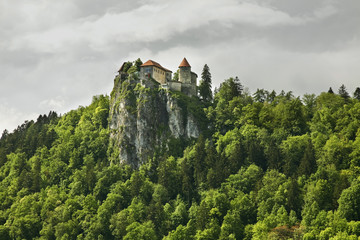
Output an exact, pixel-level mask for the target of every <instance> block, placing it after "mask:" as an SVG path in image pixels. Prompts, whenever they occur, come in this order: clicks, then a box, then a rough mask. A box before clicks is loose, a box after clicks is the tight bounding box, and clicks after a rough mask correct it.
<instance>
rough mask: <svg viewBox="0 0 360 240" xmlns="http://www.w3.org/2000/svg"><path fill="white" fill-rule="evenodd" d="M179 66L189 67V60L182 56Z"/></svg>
mask: <svg viewBox="0 0 360 240" xmlns="http://www.w3.org/2000/svg"><path fill="white" fill-rule="evenodd" d="M179 67H191V66H190V64H189V62H188V61H187V60H186V58H184V59H183V60H182V62H181V63H180V65H179Z"/></svg>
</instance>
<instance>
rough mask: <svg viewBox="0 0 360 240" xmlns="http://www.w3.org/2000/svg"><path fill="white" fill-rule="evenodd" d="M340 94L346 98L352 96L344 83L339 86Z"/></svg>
mask: <svg viewBox="0 0 360 240" xmlns="http://www.w3.org/2000/svg"><path fill="white" fill-rule="evenodd" d="M338 93H339V95H340V96H341V97H343V98H344V99H345V100H346V99H348V98H349V97H350V95H349V93H348V92H347V91H346V87H345V85H344V84H342V85H341V86H340V88H339V92H338Z"/></svg>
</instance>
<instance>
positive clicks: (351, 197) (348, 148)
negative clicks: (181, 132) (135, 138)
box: [0, 78, 360, 240]
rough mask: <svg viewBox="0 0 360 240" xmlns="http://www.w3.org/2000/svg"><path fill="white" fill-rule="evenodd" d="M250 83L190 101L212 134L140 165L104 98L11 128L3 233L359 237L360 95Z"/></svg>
mask: <svg viewBox="0 0 360 240" xmlns="http://www.w3.org/2000/svg"><path fill="white" fill-rule="evenodd" d="M242 89H243V88H242V86H241V84H240V82H239V81H238V79H237V78H235V79H234V78H230V79H227V80H226V81H224V82H223V83H222V84H221V86H220V88H219V89H217V91H216V93H215V94H214V98H213V100H212V99H211V98H208V99H196V98H195V99H193V100H191V101H184V104H190V105H188V107H189V108H196V109H201V111H204V112H203V113H204V114H205V115H204V116H207V121H208V127H207V130H206V131H203V132H202V135H201V136H200V137H199V138H197V139H193V140H191V141H187V142H184V144H186V145H184V146H179V148H181V151H175V150H174V148H173V147H172V148H171V149H172V150H171V151H165V152H162V153H161V154H155V155H154V156H153V157H152V158H151V159H149V160H148V161H147V163H145V164H143V165H141V167H140V168H139V169H133V168H131V167H130V166H128V165H126V164H120V163H119V162H118V160H117V159H116V157H114V156H113V152H114V150H113V149H112V150H111V151H110V148H109V145H110V144H109V142H110V140H109V135H110V133H109V127H108V122H109V98H108V97H107V96H97V97H94V98H93V101H92V103H91V105H90V106H88V107H79V108H78V109H77V110H73V111H70V112H68V113H67V114H65V115H63V116H58V115H57V114H56V113H54V112H51V113H49V114H48V115H42V116H40V117H39V118H38V119H37V121H35V122H34V121H30V122H26V123H24V124H23V125H21V126H19V127H18V128H17V129H16V130H15V131H14V132H13V133H8V132H6V131H5V132H4V133H3V135H2V137H1V139H0V239H78V240H80V239H166V240H170V239H290V238H292V239H358V236H360V101H359V100H358V99H356V98H351V97H349V96H348V94H347V93H346V90H345V88H344V89H343V90H344V91H345V93H346V94H345V93H344V92H340V94H334V93H328V92H326V93H321V94H320V95H318V96H315V95H313V94H307V95H304V96H303V97H302V98H300V97H294V96H293V95H292V94H291V92H288V93H285V92H281V93H280V94H276V93H275V92H274V91H273V92H268V91H265V90H263V89H259V90H258V91H257V92H256V93H255V94H253V95H252V96H250V95H249V94H247V93H246V92H244V91H243V90H242ZM193 104H196V106H193ZM182 149H184V151H182Z"/></svg>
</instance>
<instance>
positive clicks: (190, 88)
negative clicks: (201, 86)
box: [181, 83, 196, 97]
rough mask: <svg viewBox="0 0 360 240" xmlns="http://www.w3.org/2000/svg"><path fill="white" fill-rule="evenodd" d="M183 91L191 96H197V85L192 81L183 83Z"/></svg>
mask: <svg viewBox="0 0 360 240" xmlns="http://www.w3.org/2000/svg"><path fill="white" fill-rule="evenodd" d="M181 92H183V93H185V94H186V95H188V96H189V97H191V96H196V85H194V84H192V83H182V84H181Z"/></svg>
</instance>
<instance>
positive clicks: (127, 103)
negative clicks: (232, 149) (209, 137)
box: [109, 75, 200, 168]
mask: <svg viewBox="0 0 360 240" xmlns="http://www.w3.org/2000/svg"><path fill="white" fill-rule="evenodd" d="M197 103H198V101H197V99H196V98H189V97H187V96H186V95H184V94H182V93H178V92H176V93H175V92H171V91H168V90H165V89H162V88H161V87H160V86H159V84H158V83H157V82H155V81H152V80H151V79H146V80H140V79H138V77H137V76H136V75H131V76H129V77H127V78H123V77H120V76H118V77H116V78H115V84H114V89H113V91H112V93H111V100H110V119H109V127H110V139H111V148H112V152H113V153H112V154H113V155H116V156H115V159H118V160H119V161H120V162H126V163H128V164H130V165H132V166H133V167H135V168H138V167H139V166H140V165H141V164H143V163H144V162H146V161H147V160H148V159H150V158H151V157H152V156H153V154H154V153H155V151H162V150H164V149H165V150H166V149H168V143H169V140H170V139H191V138H197V137H198V136H199V134H200V127H199V126H200V122H199V119H197V118H196V117H195V115H196V114H194V113H193V112H192V111H191V109H194V106H192V108H190V107H189V104H192V105H194V104H195V105H196V104H197Z"/></svg>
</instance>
